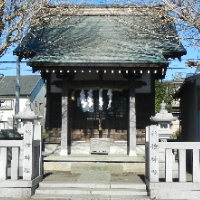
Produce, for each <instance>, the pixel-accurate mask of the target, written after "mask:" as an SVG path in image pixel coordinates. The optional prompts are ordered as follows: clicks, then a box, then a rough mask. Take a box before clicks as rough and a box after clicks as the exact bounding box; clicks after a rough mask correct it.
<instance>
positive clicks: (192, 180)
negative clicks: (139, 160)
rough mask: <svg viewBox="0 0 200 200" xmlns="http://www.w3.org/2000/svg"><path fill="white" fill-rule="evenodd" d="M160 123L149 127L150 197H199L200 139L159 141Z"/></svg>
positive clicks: (148, 172)
mask: <svg viewBox="0 0 200 200" xmlns="http://www.w3.org/2000/svg"><path fill="white" fill-rule="evenodd" d="M158 133H159V132H158V126H156V125H153V126H149V127H147V128H146V184H147V188H148V190H149V194H150V197H151V198H156V199H198V198H199V196H200V159H199V150H200V142H159V140H158V135H159V134H158Z"/></svg>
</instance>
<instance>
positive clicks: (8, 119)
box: [0, 80, 46, 129]
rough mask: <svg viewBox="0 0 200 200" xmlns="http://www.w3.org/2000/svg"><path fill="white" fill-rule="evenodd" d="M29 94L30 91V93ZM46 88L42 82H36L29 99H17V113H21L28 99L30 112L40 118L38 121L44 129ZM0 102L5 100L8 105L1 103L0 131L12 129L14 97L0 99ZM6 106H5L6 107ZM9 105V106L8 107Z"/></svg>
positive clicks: (22, 97) (21, 97)
mask: <svg viewBox="0 0 200 200" xmlns="http://www.w3.org/2000/svg"><path fill="white" fill-rule="evenodd" d="M30 92H31V91H30ZM45 95H46V87H45V85H44V83H43V82H42V80H40V81H38V83H37V85H36V87H35V88H34V90H33V91H32V93H31V95H30V97H29V96H27V97H24V96H20V99H19V112H21V111H23V110H24V109H25V107H26V102H27V100H28V99H30V101H31V110H33V111H34V112H35V114H37V115H40V116H42V119H41V120H40V122H41V124H42V125H43V127H44V123H45V113H46V110H45V109H46V108H45V107H46V97H45ZM0 100H5V101H7V102H11V104H10V103H2V104H1V106H0V129H13V116H14V115H15V97H14V96H12V97H0ZM6 105H7V106H6ZM10 105H11V106H10Z"/></svg>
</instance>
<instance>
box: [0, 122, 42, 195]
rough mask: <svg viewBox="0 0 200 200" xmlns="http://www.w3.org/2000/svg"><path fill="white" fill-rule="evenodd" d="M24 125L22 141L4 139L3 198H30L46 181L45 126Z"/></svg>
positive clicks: (0, 146) (0, 145)
mask: <svg viewBox="0 0 200 200" xmlns="http://www.w3.org/2000/svg"><path fill="white" fill-rule="evenodd" d="M21 126H22V127H21V130H23V139H22V140H0V188H1V190H2V192H0V197H13V195H14V197H16V196H17V197H23V198H25V197H30V196H31V195H32V194H33V192H34V189H35V188H36V186H37V184H38V183H39V182H40V181H41V180H42V154H41V153H42V149H41V125H34V124H32V122H27V123H26V124H24V125H23V124H21ZM9 189H10V192H8V191H9ZM20 189H21V190H20ZM4 190H5V191H4ZM23 190H25V191H24V192H22V191H23ZM2 195H3V196H2Z"/></svg>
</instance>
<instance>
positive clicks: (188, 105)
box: [180, 80, 200, 141]
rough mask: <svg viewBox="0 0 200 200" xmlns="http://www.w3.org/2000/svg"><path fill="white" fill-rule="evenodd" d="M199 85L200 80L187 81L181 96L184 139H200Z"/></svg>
mask: <svg viewBox="0 0 200 200" xmlns="http://www.w3.org/2000/svg"><path fill="white" fill-rule="evenodd" d="M197 85H199V81H197V80H194V81H190V82H187V84H185V87H184V90H183V91H184V92H182V96H181V102H180V103H181V126H182V139H183V140H184V141H200V135H199V128H198V126H199V116H198V112H199V111H198V96H197Z"/></svg>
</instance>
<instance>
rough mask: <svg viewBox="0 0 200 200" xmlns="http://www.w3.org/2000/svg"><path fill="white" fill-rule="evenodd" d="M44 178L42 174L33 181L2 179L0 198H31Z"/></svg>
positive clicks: (0, 182)
mask: <svg viewBox="0 0 200 200" xmlns="http://www.w3.org/2000/svg"><path fill="white" fill-rule="evenodd" d="M42 180H43V177H42V176H39V177H37V178H35V179H34V180H32V181H23V180H16V181H14V180H5V181H3V180H2V181H0V198H13V199H17V198H30V197H31V196H32V195H33V194H34V193H35V190H36V189H37V187H38V185H39V183H40V182H41V181H42Z"/></svg>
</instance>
